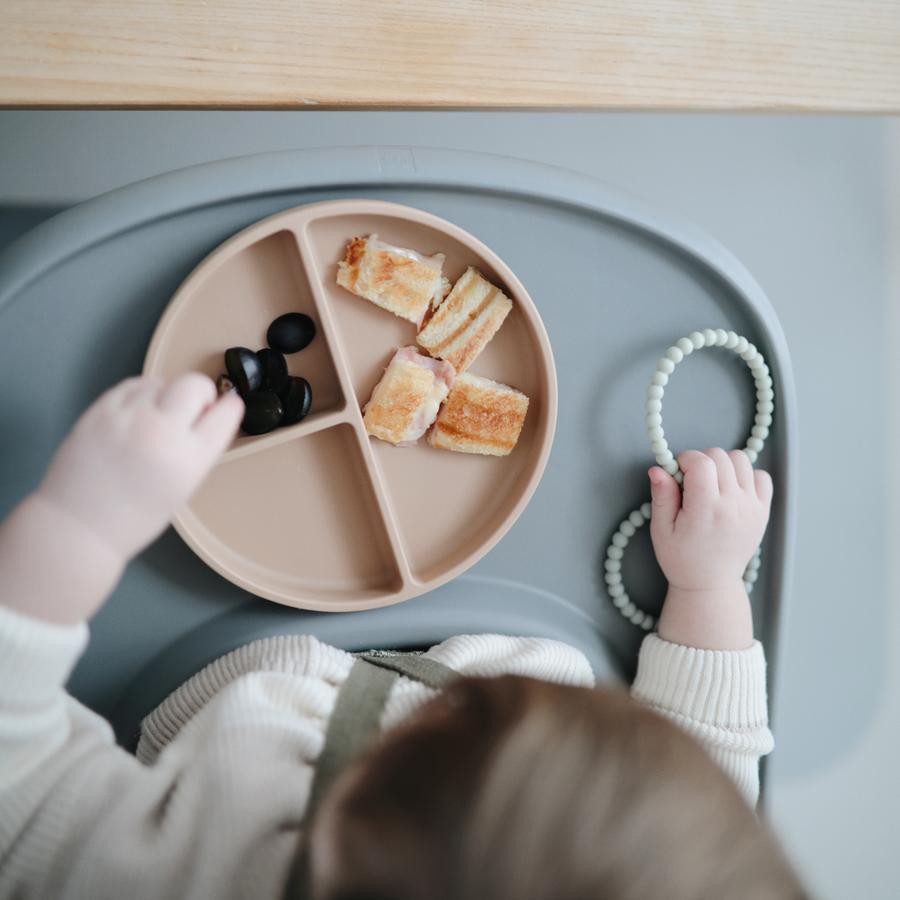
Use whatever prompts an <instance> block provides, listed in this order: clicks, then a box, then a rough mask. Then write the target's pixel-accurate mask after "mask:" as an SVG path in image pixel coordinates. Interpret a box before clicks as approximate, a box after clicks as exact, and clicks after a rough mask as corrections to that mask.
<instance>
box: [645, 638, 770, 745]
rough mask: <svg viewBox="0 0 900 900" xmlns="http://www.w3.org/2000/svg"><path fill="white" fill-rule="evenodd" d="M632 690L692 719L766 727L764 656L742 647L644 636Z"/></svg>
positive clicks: (756, 647)
mask: <svg viewBox="0 0 900 900" xmlns="http://www.w3.org/2000/svg"><path fill="white" fill-rule="evenodd" d="M632 694H633V695H634V696H635V697H637V698H638V699H640V700H642V701H643V702H645V703H647V704H649V705H651V706H657V707H662V708H663V709H666V710H669V711H671V712H673V713H676V714H677V715H679V716H685V717H687V718H689V719H692V720H694V721H696V722H702V723H704V724H707V725H715V726H721V727H725V728H729V729H741V730H743V729H748V728H756V727H760V726H765V725H766V724H767V722H768V710H767V704H766V659H765V655H764V653H763V649H762V645H761V644H760V643H759V642H758V641H754V642H753V645H752V646H751V647H749V648H748V649H747V650H697V649H695V648H693V647H683V646H681V645H680V644H672V643H669V642H668V641H664V640H662V638H660V637H658V636H657V635H655V634H652V635H648V636H647V637H646V638H645V639H644V643H643V644H642V645H641V652H640V656H639V658H638V672H637V677H636V678H635V680H634V684H633V685H632Z"/></svg>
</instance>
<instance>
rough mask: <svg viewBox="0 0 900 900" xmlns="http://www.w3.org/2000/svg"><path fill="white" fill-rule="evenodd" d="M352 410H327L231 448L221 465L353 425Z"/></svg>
mask: <svg viewBox="0 0 900 900" xmlns="http://www.w3.org/2000/svg"><path fill="white" fill-rule="evenodd" d="M352 421H353V418H352V410H350V409H349V408H348V406H347V405H346V404H345V405H344V406H343V407H341V408H340V409H335V410H326V411H325V412H321V413H314V414H313V415H311V416H310V417H308V418H306V419H304V420H303V421H302V422H298V423H297V424H296V425H288V426H287V427H285V428H277V429H275V431H270V432H269V433H268V434H263V435H260V436H259V437H257V438H255V439H253V440H248V441H247V442H246V443H242V444H239V445H238V446H236V447H231V448H230V449H229V450H226V451H225V453H223V454H222V458H221V459H220V460H219V463H218V464H219V465H223V464H225V463H229V462H231V461H232V460H235V459H241V458H242V457H245V456H250V455H251V454H253V453H262V452H263V451H264V450H268V449H269V448H270V447H277V446H278V445H279V444H285V443H287V442H288V441H298V440H300V439H301V438H304V437H308V436H309V435H311V434H316V433H317V432H319V431H326V430H327V429H329V428H334V427H335V426H337V425H346V424H352Z"/></svg>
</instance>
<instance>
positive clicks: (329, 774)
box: [284, 650, 459, 900]
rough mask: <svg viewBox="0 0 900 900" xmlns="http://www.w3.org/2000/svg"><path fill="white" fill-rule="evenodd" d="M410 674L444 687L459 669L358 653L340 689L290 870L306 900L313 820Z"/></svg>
mask: <svg viewBox="0 0 900 900" xmlns="http://www.w3.org/2000/svg"><path fill="white" fill-rule="evenodd" d="M401 675H405V676H406V677H407V678H411V679H412V680H413V681H419V682H421V683H422V684H424V685H425V686H426V687H430V688H434V689H436V690H439V689H440V688H443V687H445V686H446V685H447V684H449V683H450V682H451V681H453V680H454V679H455V678H459V673H458V672H455V671H454V670H453V669H451V668H450V667H449V666H445V665H444V664H443V663H439V662H436V661H435V660H433V659H428V658H427V657H425V656H422V655H420V654H418V653H392V652H388V651H379V650H373V651H371V652H369V653H361V654H359V655H357V658H356V661H355V662H354V663H353V667H352V668H351V669H350V674H349V675H348V676H347V679H346V681H344V683H343V685H341V689H340V691H339V692H338V697H337V701H336V702H335V705H334V711H333V712H332V714H331V717H330V718H329V720H328V728H327V730H326V732H325V744H324V745H323V747H322V752H321V753H320V754H319V758H318V760H317V761H316V770H315V773H314V774H313V781H312V786H311V787H310V792H309V800H308V802H307V804H306V812H305V814H304V819H303V830H304V833H303V836H302V837H301V843H300V846H299V848H298V853H297V855H296V856H295V858H294V863H293V866H292V867H291V872H290V873H289V876H288V882H287V885H286V891H285V895H284V896H285V898H290V900H301V898H304V897H305V896H307V895H306V891H307V890H308V888H309V845H308V843H307V838H308V831H309V825H310V823H311V822H312V819H313V816H314V815H315V813H316V810H317V809H318V808H319V804H320V803H321V802H322V799H323V798H324V797H325V794H326V793H327V792H328V790H329V788H330V787H331V785H332V784H333V783H334V782H335V781H336V780H337V778H338V777H339V776H340V774H341V772H342V771H343V770H344V768H345V767H346V766H347V764H348V763H349V762H350V761H351V760H352V759H353V758H354V757H355V756H357V755H358V754H359V753H361V752H362V751H363V750H365V749H366V747H368V745H369V744H370V743H371V742H372V740H373V739H374V738H375V737H376V736H377V734H378V730H379V726H380V724H381V716H382V713H383V712H384V707H385V704H386V703H387V699H388V697H389V696H390V693H391V689H392V688H393V687H394V684H395V683H396V681H397V679H398V678H399V677H400V676H401Z"/></svg>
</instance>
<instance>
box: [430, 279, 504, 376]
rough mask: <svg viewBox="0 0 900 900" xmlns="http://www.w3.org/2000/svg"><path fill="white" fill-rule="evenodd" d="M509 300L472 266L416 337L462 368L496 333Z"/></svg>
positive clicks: (468, 363) (437, 353) (440, 357)
mask: <svg viewBox="0 0 900 900" xmlns="http://www.w3.org/2000/svg"><path fill="white" fill-rule="evenodd" d="M511 309H512V300H510V299H509V297H507V296H506V295H505V294H504V293H503V291H501V290H500V288H498V287H495V286H494V285H493V284H491V283H490V282H489V281H488V280H487V279H486V278H484V276H482V274H481V273H480V272H479V271H478V270H477V269H473V268H468V269H466V271H465V273H464V274H463V275H462V277H461V278H460V279H459V281H457V282H456V284H455V285H453V290H452V291H450V293H449V294H448V296H447V298H446V299H445V300H444V301H443V303H441V304H440V305H439V306H438V308H437V309H436V310H435V312H434V314H433V315H432V316H431V318H430V319H429V320H428V322H427V323H426V324H425V326H424V327H423V328H422V330H421V331H420V332H419V336H418V337H417V338H416V340H417V341H418V342H419V346H420V347H424V349H425V350H427V351H428V352H429V353H430V354H431V355H432V356H436V357H438V358H439V359H445V360H447V362H449V363H452V364H453V368H454V369H456V371H457V372H464V371H465V370H466V369H467V368H468V367H469V366H470V365H471V363H472V360H473V359H475V357H476V356H478V354H479V353H481V351H482V350H483V349H484V348H485V346H486V345H487V343H488V341H490V339H491V338H492V337H493V336H494V335H495V334H496V333H497V330H498V329H499V328H500V326H501V325H502V324H503V320H504V319H505V318H506V317H507V316H508V315H509V311H510V310H511Z"/></svg>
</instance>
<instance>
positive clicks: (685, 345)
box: [675, 337, 694, 356]
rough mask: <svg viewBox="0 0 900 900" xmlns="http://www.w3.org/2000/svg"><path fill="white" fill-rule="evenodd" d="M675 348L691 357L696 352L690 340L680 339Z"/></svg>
mask: <svg viewBox="0 0 900 900" xmlns="http://www.w3.org/2000/svg"><path fill="white" fill-rule="evenodd" d="M675 346H676V347H677V348H678V349H679V350H680V351H681V352H682V353H683V354H684V355H685V356H690V355H691V354H692V353H693V352H694V345H693V343H692V342H691V339H690V338H686V337H683V338H679V339H678V340H677V341H676V342H675Z"/></svg>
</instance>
